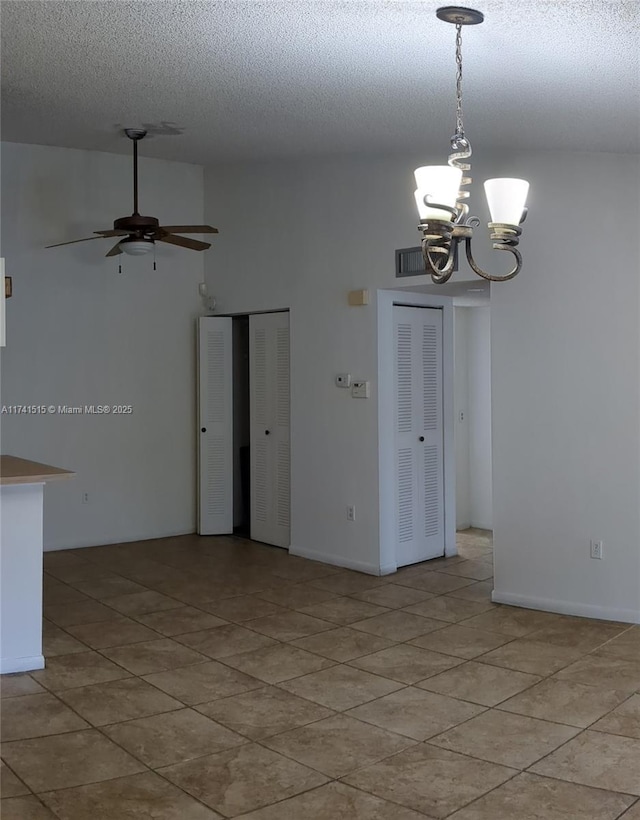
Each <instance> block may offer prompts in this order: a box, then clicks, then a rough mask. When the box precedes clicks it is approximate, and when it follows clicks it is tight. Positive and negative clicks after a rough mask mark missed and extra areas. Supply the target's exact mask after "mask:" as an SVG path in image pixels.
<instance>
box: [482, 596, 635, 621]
mask: <svg viewBox="0 0 640 820" xmlns="http://www.w3.org/2000/svg"><path fill="white" fill-rule="evenodd" d="M491 600H492V601H493V602H494V603H496V604H509V605H511V606H521V607H524V608H525V609H540V610H542V611H544V612H557V613H558V614H560V615H576V616H577V617H579V618H597V619H599V620H601V621H621V622H623V623H632V624H640V610H637V609H615V608H613V607H608V606H595V605H593V604H581V603H576V602H573V601H555V600H553V599H552V598H537V597H533V596H529V595H518V594H515V593H512V592H501V591H500V590H497V589H494V590H493V592H492V593H491Z"/></svg>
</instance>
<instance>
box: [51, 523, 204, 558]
mask: <svg viewBox="0 0 640 820" xmlns="http://www.w3.org/2000/svg"><path fill="white" fill-rule="evenodd" d="M195 533H196V531H195V529H194V528H192V529H188V530H177V531H175V532H173V531H172V532H159V533H148V532H146V533H144V534H139V535H127V536H126V538H122V537H121V536H117V537H112V538H109V539H101V540H100V541H91V542H90V543H87V542H86V541H82V542H76V543H74V542H73V541H65V542H64V543H57V542H55V541H54V542H53V544H48V545H46V546H45V547H44V552H59V551H60V550H81V549H86V548H88V547H108V546H111V545H112V544H131V543H133V542H134V541H157V540H159V539H160V538H176V537H177V536H179V535H195Z"/></svg>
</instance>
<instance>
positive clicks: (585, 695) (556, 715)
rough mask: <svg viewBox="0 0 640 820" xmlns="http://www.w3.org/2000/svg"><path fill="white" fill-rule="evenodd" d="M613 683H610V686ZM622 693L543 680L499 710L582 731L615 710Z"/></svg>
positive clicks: (624, 694) (555, 680) (623, 694)
mask: <svg viewBox="0 0 640 820" xmlns="http://www.w3.org/2000/svg"><path fill="white" fill-rule="evenodd" d="M613 682H614V681H612V683H613ZM626 697H627V695H626V693H625V692H618V691H617V690H615V689H598V688H596V687H595V686H585V685H584V684H582V683H573V682H572V681H565V680H557V679H555V678H554V679H550V680H544V681H542V683H538V684H536V685H535V686H532V687H531V689H527V691H526V692H523V693H522V694H520V695H516V696H515V697H514V698H510V699H509V700H508V701H506V702H505V703H501V704H500V707H499V708H500V709H503V710H504V711H506V712H515V713H517V714H519V715H529V717H536V718H540V719H542V720H553V721H555V722H556V723H567V724H569V725H570V726H578V727H579V728H581V729H585V728H586V727H587V726H589V725H590V724H592V723H593V722H594V721H595V720H598V718H599V717H602V715H604V714H606V713H607V712H609V711H611V709H614V708H615V707H616V706H619V705H620V704H621V703H622V701H624V700H625V699H626Z"/></svg>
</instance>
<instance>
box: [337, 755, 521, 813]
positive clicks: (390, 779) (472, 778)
mask: <svg viewBox="0 0 640 820" xmlns="http://www.w3.org/2000/svg"><path fill="white" fill-rule="evenodd" d="M513 775H514V770H513V769H508V768H505V767H504V766H496V765H494V764H493V763H486V762H485V761H484V760H473V759H472V758H469V757H465V756H463V755H458V754H454V753H453V752H447V751H445V750H444V749H437V748H436V747H435V746H430V745H428V744H426V743H421V744H419V745H418V746H413V747H412V748H410V749H407V750H406V751H404V752H400V754H397V755H394V756H393V757H388V758H387V759H386V760H383V761H381V762H380V763H375V764H374V765H373V766H368V767H367V768H365V769H361V770H360V771H358V772H355V773H354V774H351V775H348V776H347V777H345V778H344V780H345V782H346V783H348V784H350V785H353V786H355V787H356V788H358V789H363V790H364V791H367V792H370V793H372V794H375V795H376V796H378V797H381V798H383V799H385V798H386V799H388V800H391V801H393V802H394V803H400V804H401V805H402V806H406V807H407V808H411V809H414V810H415V811H418V812H424V813H425V814H427V815H428V816H429V817H434V818H442V817H447V816H448V815H449V814H451V812H453V811H455V810H456V809H458V808H460V807H461V806H465V805H466V804H467V803H469V802H470V801H471V800H475V799H476V798H477V797H480V796H481V795H483V794H486V793H487V792H488V791H490V790H491V789H495V787H496V786H499V785H500V784H501V783H504V782H505V780H508V779H509V778H510V777H512V776H513ZM513 820H516V818H513Z"/></svg>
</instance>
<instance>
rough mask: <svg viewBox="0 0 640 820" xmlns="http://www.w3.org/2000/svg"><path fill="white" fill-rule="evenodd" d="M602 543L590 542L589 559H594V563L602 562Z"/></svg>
mask: <svg viewBox="0 0 640 820" xmlns="http://www.w3.org/2000/svg"><path fill="white" fill-rule="evenodd" d="M603 547H604V545H603V543H602V541H592V542H591V557H592V558H595V559H596V561H601V560H602V553H603Z"/></svg>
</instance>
